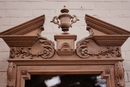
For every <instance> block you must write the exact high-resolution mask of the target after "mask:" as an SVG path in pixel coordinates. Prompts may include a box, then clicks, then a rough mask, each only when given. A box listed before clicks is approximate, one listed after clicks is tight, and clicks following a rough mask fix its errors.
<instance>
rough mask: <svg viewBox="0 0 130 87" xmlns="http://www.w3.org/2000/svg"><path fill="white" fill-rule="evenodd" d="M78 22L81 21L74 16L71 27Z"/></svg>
mask: <svg viewBox="0 0 130 87" xmlns="http://www.w3.org/2000/svg"><path fill="white" fill-rule="evenodd" d="M77 21H79V19H78V18H77V16H76V15H73V16H72V20H71V24H70V26H71V27H72V24H73V23H76V22H77Z"/></svg>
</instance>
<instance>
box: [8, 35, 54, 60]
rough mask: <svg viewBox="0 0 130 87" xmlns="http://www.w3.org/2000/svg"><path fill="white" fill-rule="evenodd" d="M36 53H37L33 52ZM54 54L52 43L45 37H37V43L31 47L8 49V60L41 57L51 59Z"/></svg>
mask: <svg viewBox="0 0 130 87" xmlns="http://www.w3.org/2000/svg"><path fill="white" fill-rule="evenodd" d="M35 51H37V52H35ZM54 53H55V49H54V43H53V42H52V41H50V40H48V39H47V38H45V37H42V36H39V37H38V39H37V41H36V42H35V43H33V44H32V46H31V47H12V48H11V49H10V58H29V57H30V59H33V58H34V57H36V58H37V57H41V58H44V59H47V58H51V57H52V56H53V55H54Z"/></svg>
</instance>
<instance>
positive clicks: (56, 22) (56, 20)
mask: <svg viewBox="0 0 130 87" xmlns="http://www.w3.org/2000/svg"><path fill="white" fill-rule="evenodd" d="M50 22H52V23H54V24H57V25H58V28H60V24H59V21H58V17H57V16H54V17H53V19H52V21H50Z"/></svg>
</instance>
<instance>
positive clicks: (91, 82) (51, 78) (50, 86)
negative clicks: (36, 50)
mask: <svg viewBox="0 0 130 87" xmlns="http://www.w3.org/2000/svg"><path fill="white" fill-rule="evenodd" d="M25 87H106V80H105V79H101V76H100V75H88V74H86V75H85V74H82V75H80V74H76V75H75V74H74V75H73V74H71V75H32V76H31V80H26V81H25Z"/></svg>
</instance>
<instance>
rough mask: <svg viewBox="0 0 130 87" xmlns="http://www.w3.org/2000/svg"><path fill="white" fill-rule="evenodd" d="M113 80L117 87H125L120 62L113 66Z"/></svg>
mask: <svg viewBox="0 0 130 87" xmlns="http://www.w3.org/2000/svg"><path fill="white" fill-rule="evenodd" d="M115 78H116V85H117V87H125V80H124V68H123V64H122V62H120V61H119V62H117V63H116V64H115Z"/></svg>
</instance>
